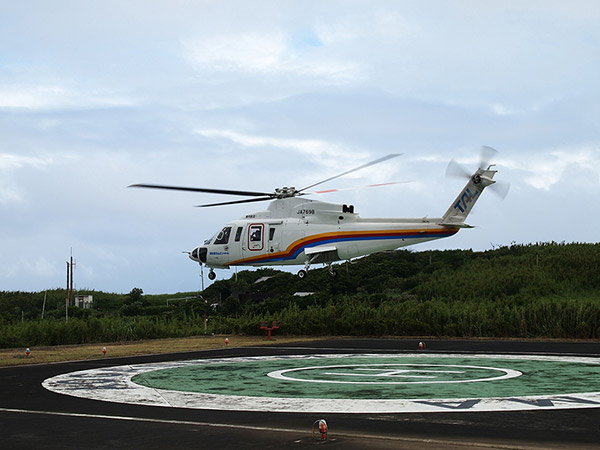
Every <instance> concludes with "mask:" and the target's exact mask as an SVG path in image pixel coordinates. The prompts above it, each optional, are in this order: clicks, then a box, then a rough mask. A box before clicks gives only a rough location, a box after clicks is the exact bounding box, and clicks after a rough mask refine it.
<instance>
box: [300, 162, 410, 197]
mask: <svg viewBox="0 0 600 450" xmlns="http://www.w3.org/2000/svg"><path fill="white" fill-rule="evenodd" d="M401 154H402V153H392V154H391V155H387V156H384V157H383V158H379V159H376V160H375V161H371V162H369V163H367V164H363V165H362V166H360V167H356V168H355V169H352V170H348V171H347V172H344V173H340V174H339V175H336V176H334V177H331V178H327V179H326V180H323V181H319V182H318V183H315V184H311V185H310V186H307V187H305V188H302V189H300V190H299V191H298V192H302V191H305V190H307V189H310V188H314V187H315V186H318V185H320V184H323V183H326V182H328V181H331V180H335V179H336V178H339V177H343V176H344V175H348V174H349V173H352V172H356V171H357V170H361V169H364V168H366V167H370V166H374V165H375V164H379V163H380V162H383V161H387V160H388V159H392V158H395V157H396V156H400V155H401Z"/></svg>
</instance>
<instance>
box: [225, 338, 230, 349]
mask: <svg viewBox="0 0 600 450" xmlns="http://www.w3.org/2000/svg"><path fill="white" fill-rule="evenodd" d="M228 345H229V338H225V347H227V346H228Z"/></svg>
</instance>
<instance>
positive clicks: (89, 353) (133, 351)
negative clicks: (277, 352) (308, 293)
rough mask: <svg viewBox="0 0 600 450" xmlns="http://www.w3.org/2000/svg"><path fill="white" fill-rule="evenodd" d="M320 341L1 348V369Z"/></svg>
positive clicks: (247, 339) (236, 339) (198, 340)
mask: <svg viewBox="0 0 600 450" xmlns="http://www.w3.org/2000/svg"><path fill="white" fill-rule="evenodd" d="M226 337H227V338H228V339H229V344H228V345H227V346H226V345H225V338H226ZM320 339H322V338H318V337H286V336H282V337H276V338H274V339H273V340H270V341H269V340H267V339H266V338H265V337H264V336H231V335H229V336H225V335H217V336H195V337H189V338H178V339H153V340H146V341H135V342H124V343H105V344H87V345H60V346H54V347H30V350H31V354H30V356H26V354H25V349H24V348H19V349H15V348H13V349H0V366H19V365H27V364H49V363H57V362H65V361H85V360H94V359H103V358H118V357H125V356H142V355H157V354H164V353H179V352H193V351H199V350H216V349H224V348H226V347H231V348H235V347H250V346H256V345H273V344H287V343H292V342H304V341H314V340H320ZM103 347H106V356H103V354H102V349H103Z"/></svg>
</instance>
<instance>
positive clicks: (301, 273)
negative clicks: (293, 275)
mask: <svg viewBox="0 0 600 450" xmlns="http://www.w3.org/2000/svg"><path fill="white" fill-rule="evenodd" d="M297 275H298V278H300V279H301V280H304V279H305V278H306V275H307V273H306V270H304V269H300V270H299V271H298V274H297Z"/></svg>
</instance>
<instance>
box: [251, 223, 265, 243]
mask: <svg viewBox="0 0 600 450" xmlns="http://www.w3.org/2000/svg"><path fill="white" fill-rule="evenodd" d="M261 231H262V226H260V225H258V226H253V227H251V228H250V241H251V242H258V241H260V240H261Z"/></svg>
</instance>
